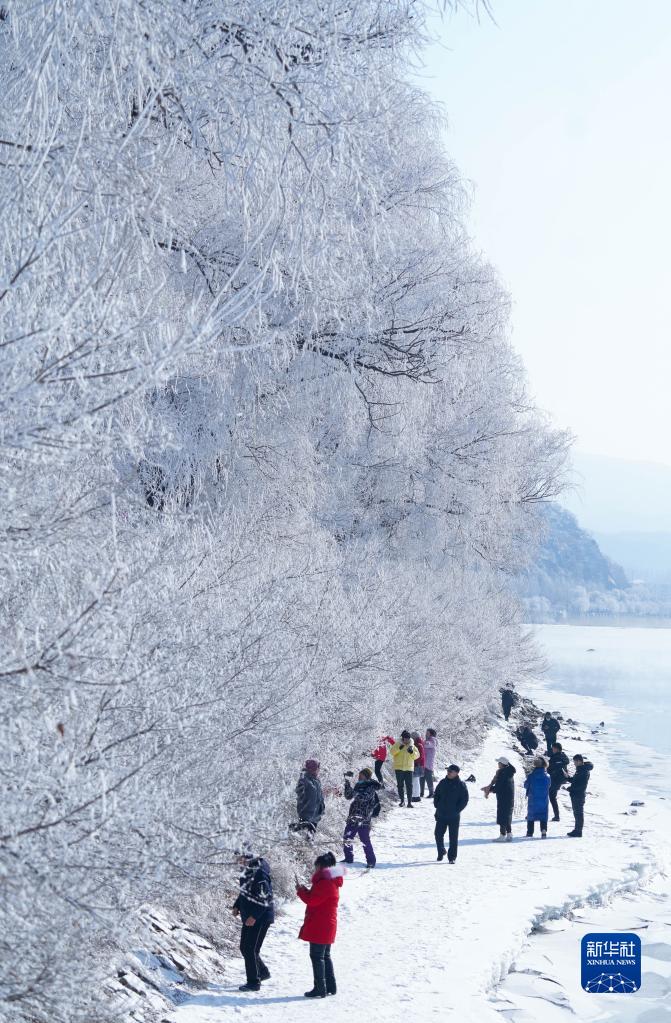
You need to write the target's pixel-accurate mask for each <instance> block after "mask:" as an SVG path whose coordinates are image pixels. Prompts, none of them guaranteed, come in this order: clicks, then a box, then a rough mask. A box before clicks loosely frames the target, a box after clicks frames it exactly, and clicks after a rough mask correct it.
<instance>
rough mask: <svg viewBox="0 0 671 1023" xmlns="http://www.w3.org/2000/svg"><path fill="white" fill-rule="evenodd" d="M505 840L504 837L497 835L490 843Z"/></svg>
mask: <svg viewBox="0 0 671 1023" xmlns="http://www.w3.org/2000/svg"><path fill="white" fill-rule="evenodd" d="M505 840H506V836H505V835H499V836H498V837H497V838H493V839H492V842H505Z"/></svg>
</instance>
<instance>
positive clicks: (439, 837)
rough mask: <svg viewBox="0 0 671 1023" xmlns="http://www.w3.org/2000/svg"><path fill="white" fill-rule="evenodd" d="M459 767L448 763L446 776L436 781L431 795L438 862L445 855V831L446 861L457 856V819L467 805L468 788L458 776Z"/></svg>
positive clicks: (452, 861)
mask: <svg viewBox="0 0 671 1023" xmlns="http://www.w3.org/2000/svg"><path fill="white" fill-rule="evenodd" d="M459 770H460V769H459V768H458V767H457V765H456V764H450V766H449V767H448V769H447V777H445V778H443V780H442V781H439V782H438V785H437V786H436V791H435V793H434V796H433V805H434V806H435V808H436V814H435V816H436V829H435V832H434V834H435V836H436V848H437V850H438V862H439V863H440V861H441V860H442V859H444V857H445V832H446V831H448V833H449V838H450V841H449V845H448V849H447V862H448V863H454V862H455V860H456V858H457V847H458V844H459V821H460V815H461V811H462V810H464V809H465V808H466V806H467V805H468V799H469V795H468V789H467V788H466V784H465V783H464V782H463V781H462V780H461V778H460V777H459Z"/></svg>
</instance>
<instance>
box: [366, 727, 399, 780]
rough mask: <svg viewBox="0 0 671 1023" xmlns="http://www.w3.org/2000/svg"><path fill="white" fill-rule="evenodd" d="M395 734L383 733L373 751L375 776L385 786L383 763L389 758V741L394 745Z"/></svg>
mask: <svg viewBox="0 0 671 1023" xmlns="http://www.w3.org/2000/svg"><path fill="white" fill-rule="evenodd" d="M393 742H394V737H393V735H383V736H381V737H380V738H379V739H378V742H377V746H376V747H375V749H374V750H373V752H372V753H371V756H372V758H373V761H374V764H373V766H374V768H375V777H376V778H377V780H378V781H379V783H380V785H382V787H383V788H384V781H383V778H382V765H383V763H384V762H385V760H386V759H387V743H390V744H391V745H393Z"/></svg>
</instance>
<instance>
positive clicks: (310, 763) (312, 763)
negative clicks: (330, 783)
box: [305, 760, 319, 774]
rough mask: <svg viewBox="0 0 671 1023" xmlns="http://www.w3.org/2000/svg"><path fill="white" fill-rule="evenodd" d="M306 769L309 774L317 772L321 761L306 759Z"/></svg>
mask: <svg viewBox="0 0 671 1023" xmlns="http://www.w3.org/2000/svg"><path fill="white" fill-rule="evenodd" d="M305 770H306V771H307V772H308V774H316V773H317V771H318V770H319V761H318V760H306V761H305Z"/></svg>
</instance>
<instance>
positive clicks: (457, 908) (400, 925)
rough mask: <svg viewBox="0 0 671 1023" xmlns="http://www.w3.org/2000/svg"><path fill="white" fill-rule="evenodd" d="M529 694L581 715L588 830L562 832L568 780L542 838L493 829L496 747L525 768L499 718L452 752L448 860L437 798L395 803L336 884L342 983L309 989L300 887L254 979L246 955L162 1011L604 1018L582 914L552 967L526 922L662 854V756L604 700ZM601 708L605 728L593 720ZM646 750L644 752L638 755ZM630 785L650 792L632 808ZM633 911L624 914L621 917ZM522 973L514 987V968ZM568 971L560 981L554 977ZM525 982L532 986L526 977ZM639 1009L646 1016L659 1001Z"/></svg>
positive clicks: (202, 1017)
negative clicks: (468, 746)
mask: <svg viewBox="0 0 671 1023" xmlns="http://www.w3.org/2000/svg"><path fill="white" fill-rule="evenodd" d="M529 695H530V696H531V697H532V698H534V699H535V700H536V701H537V702H538V704H539V706H542V707H548V708H551V709H553V710H559V711H561V712H562V714H563V715H564V717H572V718H574V719H577V720H579V721H580V722H581V725H580V727H578V728H572V727H565V729H564V730H563V732H562V734H561V736H560V738H561V739H562V741H563V742H564V748H565V749H566V751H567V752H568V754H569V755H572V754H573V753H575V752H582V753H583V754H584V755H585V756H588V757H589V758H590V759H592V760H593V762H594V764H595V769H594V772H593V774H592V778H591V783H590V793H591V795H590V796H589V797H588V800H587V805H586V827H585V837H584V838H582V839H580V840H577V839H570V838H567V837H566V832H567V831H568V830H570V828H571V826H572V816H571V813H570V804H569V800H568V796H567V795H566V794H565V793H562V795H561V796H560V803H561V804H562V820H561V822H560V823H559V824H553V823H551V824H550V825H549V833H548V838H547V840H545V841H543V840H541V839H540V837H536V838H534V839H533V840H527V839H524V838H523V837H522V836H523V835H524V833H525V825H524V823H523V819H522V816H521V815H519V816H517V817H516V818H515V819H514V824H513V833H514V836H515V840H514V841H513V842H512V843H509V844H508V843H506V844H499V843H492V839H493V838H494V837H495V836H496V834H497V833H498V829H497V828H496V825H495V823H494V822H495V812H496V810H495V802H494V800H493V798H490V799H489V800H485V798H484V796H483V793H482V792H481V791H480V786H481V785H484V784H485V783H486V782H488V781H489V780H490V778H491V776H492V775H493V773H494V770H495V767H496V758H497V756H500V755H501V754H502V753H503V754H505V755H507V756H509V757H510V759H511V760H512V761H513V762H514V763H515V764H516V766H517V768H518V774H517V776H516V778H517V781H518V783H521V781H522V779H523V778H524V771H523V769H522V766H521V762H520V758H519V757H518V756H517V755H516V754H514V753H513V752H512V739H511V730H510V729H509V728H508V726H506V725H505V724H504V723H503V722H501V723H500V724H497V725H495V726H494V727H493V728H492V729H491V730H490V732H489V733H488V734H487V736H486V737H485V739H484V743H483V747H482V750H481V753H480V754H479V756H478V757H477V758H476V759H475V760H474V761H473V762H470V763H469V762H467V763H463V764H462V765H461V767H462V777H463V778H466V777H467V776H468V775H469V774H470V773H471V772H473V773H474V774H475V776H476V779H477V781H476V782H475V783H473V784H471V785H470V786H469V789H470V792H471V801H470V803H469V805H468V807H467V809H466V811H465V812H464V814H462V826H461V837H460V843H459V858H458V860H457V863H456V864H455V865H454V866H450V865H449V864H448V863H447V862H446V861H444V862H443V863H437V862H436V852H435V845H434V842H433V812H432V811H433V808H432V805H431V804H430V802H428V801H425V802H423V803H421V804H418V805H416V807H415V809H414V810H412V811H409V810H407V809H400V808H397V809H394V810H393V811H392V812H391V813H389V814H388V815H387V816H386V818H385V819H384V820H383V821H382V822H381V823H379V824H378V825H377V827H376V828H375V831H374V844H375V848H376V852H377V856H378V866H377V868H376V869H375V870H374V871H372V872H369V873H363V872H362V871H361V870H360V869H357V868H354V869H352V870H351V871H350V872H349V874H348V876H347V878H346V879H345V884H344V887H343V889H342V894H341V903H340V915H339V932H338V937H337V940H336V944H335V946H334V949H333V958H334V963H335V969H336V976H337V981H338V988H339V989H338V995H337V996H336V997H335V998H328V999H326V1000H324V1001H321V1000H320V1001H319V1002H318V1003H314V1002H310V1001H306V1000H305V999H304V998H303V992H304V991H305V990H307V989H308V988H309V987H311V986H312V976H311V969H310V961H309V958H308V947H307V945H306V944H305V943H304V942H301V941H299V940H298V939H297V934H298V930H299V927H300V922H301V920H302V916H303V909H304V907H303V905H302V903H300V902H298V900H296V903H295V904H292V905H290V906H288V907H287V909H286V912H284V913H282V914H281V915H280V917H279V919H278V921H277V923H276V924H275V926H274V927H273V928H272V929H271V931H270V934H269V937H268V939H267V941H266V944H265V946H264V950H263V957H264V960H265V961H266V962H267V963H268V965H269V968H270V970H271V973H272V977H271V979H270V981H268V982H267V983H265V984H264V985H263V988H262V990H261V991H260V992H259V993H251V994H245V993H242V992H239V991H238V989H237V988H238V984H240V983H243V982H244V969H243V964H242V960H241V959H240V960H239V962H237V963H236V964H235V965H234V966H233V967H232V968H231V970H230V982H229V983H227V984H226V985H223V986H212V987H210V988H208V989H207V990H203V991H201V992H200V993H197V994H195V995H193V996H191V997H190V998H189V999H188V1001H185V1002H184V1004H182V1005H181V1006H180V1007H179V1008H178V1009H176V1010H175V1011H174V1012H172V1013H171V1014H169V1015H168V1016H167V1017H165V1018H166V1019H168V1020H169V1021H170V1023H215V1021H218V1020H220V1019H222V1018H232V1014H233V1013H235V1014H236V1018H238V1019H240V1020H242V1021H244V1023H270V1021H275V1020H278V1019H286V1018H289V1013H290V1014H291V1018H292V1019H293V1020H298V1021H300V1020H312V1019H315V1018H317V1017H318V1018H319V1019H320V1020H324V1021H325V1023H343V1021H345V1020H347V1021H351V1020H366V1019H375V1018H378V1017H380V1016H381V1015H383V1014H384V1015H385V1016H389V1014H390V1013H394V1012H401V1013H403V1012H404V1011H405V1012H406V1013H408V1014H411V1018H412V1019H413V1020H426V1019H436V1020H438V1019H440V1020H443V1021H444V1020H446V1019H455V1020H457V1019H458V1020H459V1021H460V1023H495V1021H496V1023H501V1019H502V1018H508V1019H510V1020H514V1021H515V1023H523V1021H525V1023H529V1021H532V1020H534V1021H535V1020H539V1019H541V1018H542V1019H543V1021H544V1023H554V1021H555V1019H560V1018H561V1019H564V1018H565V1019H568V1018H569V1016H572V1017H573V1019H576V1018H578V1019H595V1018H607V1017H608V1010H607V1005H608V999H609V998H610V999H611V1000H612V998H613V997H614V996H586V995H582V994H581V992H580V989H579V983H578V977H579V946H580V936H581V934H582V933H584V931H585V930H588V929H592V927H591V925H590V926H588V927H583V928H582V930H579V929H576V930H575V934H573V935H572V936H571V937H570V940H569V941H568V944H567V942H565V943H564V945H563V946H562V949H563V953H562V954H563V955H564V957H565V958H566V962H567V964H568V965H567V966H566V968H565V969H564V972H563V974H561V976H558V977H557V978H551V979H547V980H543V976H544V975H546V974H547V973H548V970H550V969H551V967H552V964H551V963H550V961H549V959H548V956H547V954H546V953H545V952H542V951H539V949H538V948H537V946H536V945H535V944H534V942H535V941H536V939H535V938H531V940H529V935H530V933H531V932H532V931H534V930H536V931H538V930H539V929H540V930H541V932H543V931H545V933H552V929H553V928H554V927H560V928H564V929H565V931H566V932H567V934H568V935H571V927H569V926H568V925H567V924H566V923H558V924H553V923H552V921H558V920H559V919H560V918H562V917H563V916H564V915H565V914H567V913H568V912H569V911H571V910H577V911H578V913H579V912H580V907H581V906H583V907H585V906H594V905H595V904H599V903H600V902H602V901H604V900H606V901H607V900H608V899H609V897H610V896H611V895H612V894H613V893H617V892H623V891H626V890H627V889H628V888H636V887H637V886H638V885H639V884H640V883H641V880H642V879H643V880H646V879H649V878H651V877H652V876H654V875H656V874H658V873H659V871H660V870H663V869H664V868H665V866H666V864H665V861H664V857H665V855H667V853H666V850H665V848H664V845H665V836H668V835H669V834H671V829H670V823H671V814H670V812H669V808H668V807H667V804H666V803H665V801H664V799H663V797H662V795H661V789H660V788H658V787H657V786H653V787H652V788H650V789H647V790H645V789H644V788H643V787H642V780H641V778H642V772H641V768H643V769H644V770H645V777H647V778H648V779H651V781H655V780H656V781H657V783H658V784H659V783H661V777H662V773H663V772H664V771H665V770H666V765H665V761H664V758H663V757H656V756H655V755H654V754H651V753H650V751H649V750H646V751H644V753H643V754H641V752H640V749H639V751H638V752H637V751H636V750H634V749H633V747H630V746H629V747H628V746H627V745H626V743H625V742H624V741H623V739H622V738H621V736H619V735H618V734H617V731H616V729H615V720H614V715H613V714H611V715H610V716H608V714H607V711H606V710H605V708H604V705H603V704H602V703H601V702H600V701H599V700H597V699H594V698H592V697H584V696H580V697H578V696H576V697H572V696H567V695H566V694H564V693H561V694H560V693H551V692H550V691H549V690H548V689H547V687H544V686H541V685H540V684H539V685H538V686H537V687H536V688H535V689H534V690H533V691H531V692H530V693H529ZM601 720H604V721H605V722H606V727H605V729H604V730H599V731H598V733H597V734H592V731H591V730H592V728H595V727H596V723H597V722H599V721H601ZM577 737H579V738H577ZM628 751H629V752H628ZM641 756H645V757H646V762H645V763H644V764H643V765H641V763H640V760H641ZM628 758H629V759H628ZM443 762H444V763H448V762H449V751H448V750H445V751H443V753H442V756H441V764H443ZM634 799H637V800H643V801H644V802H645V806H642V807H639V808H637V809H636V811H635V812H632V811H631V809H630V803H631V801H632V800H634ZM334 851H335V852H336V853H339V850H334ZM359 854H360V853H359ZM271 858H272V857H271ZM614 912H615V914H616V915H617V910H614ZM576 918H577V915H576ZM630 922H631V921H630V918H629V916H628V915H624V916H623V917H622V923H621V924H620V925H619V929H625V928H626V927H627V926H628V924H629V923H630ZM610 923H611V924H612V923H613V921H612V919H611V920H610ZM613 926H614V925H613ZM571 942H573V947H572V951H571ZM661 954H662V953H660V955H661ZM663 954H664V955H665V954H666V953H665V952H664V953H663ZM539 955H540V957H541V958H540V960H539V959H538V956H539ZM571 956H573V960H572V961H573V966H572V967H571V965H570V962H569V961H570V958H571ZM644 956H645V948H644ZM525 957H526V960H525ZM524 961H526V963H527V965H524ZM520 963H522V965H521V966H520ZM529 963H531V965H529ZM534 964H535V965H534ZM539 964H540V965H539ZM513 965H515V966H516V968H517V969H521V970H527V971H528V972H526V973H524V974H519V973H517V974H516V973H512V974H511V975H510V977H508V980H507V981H506V984H505V985H504V986H503V987H501V988H500V989H499V985H500V984H501V981H503V980H504V978H506V976H507V975H508V973H509V971H510V970H511V968H512V967H513ZM571 969H573V978H574V980H573V988H574V990H570V983H571V982H570V977H571ZM645 969H646V966H645V964H644V971H645ZM559 973H561V970H559ZM520 977H521V978H522V980H521V983H518V985H517V989H516V988H515V978H517V979H518V980H519V978H520ZM567 977H568V978H569V979H568V980H567V981H566V984H567V986H566V988H563V987H562V983H563V979H562V978H564V979H565V978H567ZM534 983H536V984H537V985H540V986H537V987H536V988H534ZM667 986H668V985H667ZM645 987H646V984H645V976H644V984H643V988H644V989H645ZM659 990H660V989H659V988H658V993H659ZM665 990H666V989H665ZM574 996H575V997H577V998H579V999H582V1002H581V1004H584V1000H585V999H588V1000H589V998H590V997H591V999H592V1001H591V1002H590V1003H589V1005H588V1006H587V1007H584V1008H583V1009H582V1010H576V1009H575V1007H574V1006H572V1004H571V1000H572V999H573V997H574ZM645 997H646V992H645V990H642V991H641V992H639V993H638V994H637V995H633V996H627V1001H628V1002H630V1003H631V1004H632V1005H633V1001H632V1000H635V1002H636V1004H637V1005H638V1008H639V1010H642V1009H643V1008H644V1006H643V1004H642V1003H641V1000H640V999H641V998H645ZM546 999H547V1000H546ZM603 999H605V1001H603ZM530 1006H531V1008H530ZM534 1006H537V1007H538V1011H537V1012H536V1011H535V1010H534V1008H533V1007H534ZM552 1012H554V1013H555V1015H552ZM557 1013H558V1014H559V1015H557ZM587 1013H589V1014H587ZM452 1014H454V1015H452ZM404 1018H409V1017H404ZM632 1018H636V1017H635V1016H634V1017H632ZM641 1019H644V1020H645V1021H646V1023H653V1019H654V1020H655V1021H656V1019H657V1017H641ZM659 1019H660V1020H664V1019H666V1016H664V1015H660V1016H659Z"/></svg>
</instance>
